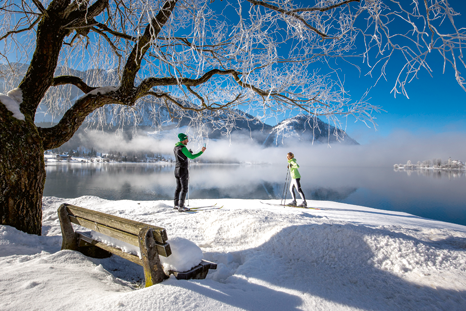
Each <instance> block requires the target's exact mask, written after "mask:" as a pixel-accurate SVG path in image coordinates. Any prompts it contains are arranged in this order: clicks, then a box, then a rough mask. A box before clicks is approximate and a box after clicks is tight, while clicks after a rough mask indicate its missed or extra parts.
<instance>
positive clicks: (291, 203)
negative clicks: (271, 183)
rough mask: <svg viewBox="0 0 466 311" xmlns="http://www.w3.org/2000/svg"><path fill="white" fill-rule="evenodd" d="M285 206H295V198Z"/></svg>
mask: <svg viewBox="0 0 466 311" xmlns="http://www.w3.org/2000/svg"><path fill="white" fill-rule="evenodd" d="M286 206H296V200H293V201H291V202H290V203H288V204H287V205H286Z"/></svg>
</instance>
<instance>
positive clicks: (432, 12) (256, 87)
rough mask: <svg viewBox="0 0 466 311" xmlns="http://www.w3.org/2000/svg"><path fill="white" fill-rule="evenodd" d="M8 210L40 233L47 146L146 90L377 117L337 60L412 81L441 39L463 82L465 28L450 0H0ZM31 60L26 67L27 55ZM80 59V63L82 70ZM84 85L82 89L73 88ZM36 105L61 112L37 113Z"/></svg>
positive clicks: (206, 101)
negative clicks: (49, 119) (43, 124)
mask: <svg viewBox="0 0 466 311" xmlns="http://www.w3.org/2000/svg"><path fill="white" fill-rule="evenodd" d="M0 3H1V4H0V20H1V22H0V23H1V28H0V48H1V52H0V59H1V62H2V64H3V65H2V66H3V67H2V68H3V69H2V72H1V78H2V81H3V84H4V87H5V88H6V89H7V90H11V91H9V92H8V93H7V94H6V95H1V96H0V101H1V103H2V105H0V144H1V151H0V174H1V176H0V191H1V197H0V218H1V223H2V224H7V225H12V226H14V227H16V228H18V229H20V230H23V231H26V232H29V233H35V234H40V233H41V200H42V193H43V188H44V183H45V169H44V156H43V154H44V150H47V149H52V148H57V147H59V146H60V145H62V144H63V143H65V142H66V141H68V140H69V139H70V138H71V137H72V136H73V134H74V133H75V131H76V130H77V129H78V128H79V127H80V126H81V124H82V123H83V121H84V120H85V119H86V118H91V117H93V118H95V119H94V120H99V117H102V115H103V114H104V113H105V110H103V109H104V108H105V107H110V108H111V109H113V110H114V111H115V112H118V113H120V112H121V115H122V116H124V115H126V114H128V113H130V114H131V113H132V112H133V108H134V107H137V106H138V103H140V102H141V100H142V99H143V98H144V97H148V96H150V97H153V98H156V99H157V103H159V104H162V105H165V109H166V111H168V113H170V114H172V115H176V114H178V115H182V114H183V112H189V116H191V117H194V118H196V117H197V116H201V117H206V116H209V115H212V114H220V113H222V114H224V115H225V116H227V117H228V116H231V115H234V114H235V113H236V112H235V111H238V110H235V111H234V110H232V108H239V109H241V111H247V112H251V113H252V114H253V115H256V116H257V117H258V118H265V117H270V116H273V115H280V114H284V113H289V112H290V111H296V110H298V111H302V112H303V113H305V114H308V115H309V116H327V117H329V118H331V119H332V120H333V122H334V123H335V124H336V125H337V126H338V125H340V122H341V120H345V117H347V116H353V117H354V118H356V120H361V121H363V122H368V123H370V122H372V121H373V115H372V114H373V112H374V111H377V110H378V107H377V106H374V105H371V104H370V103H368V102H367V101H366V100H365V99H364V98H363V99H361V100H351V99H350V98H349V96H348V92H347V91H346V90H345V88H344V83H343V82H342V81H343V79H341V78H340V76H341V73H340V72H339V68H340V64H343V63H348V64H353V65H354V66H355V68H356V69H360V68H359V67H358V62H361V60H362V61H363V62H364V63H365V64H367V66H368V68H369V69H368V73H369V74H371V75H374V76H375V78H376V80H377V79H380V78H384V76H385V72H386V70H387V68H389V64H392V62H391V60H392V59H394V58H397V59H398V60H397V62H396V63H394V64H399V60H400V59H402V60H403V62H402V64H401V67H399V68H396V66H392V65H390V69H393V70H397V71H398V72H399V75H398V77H397V79H396V81H395V84H394V88H393V91H394V92H395V93H398V92H401V93H405V94H406V91H405V86H406V84H407V83H408V82H409V81H410V80H411V79H413V78H415V77H416V76H417V75H418V73H419V71H420V70H422V69H425V70H427V71H428V72H430V67H429V65H428V63H427V58H428V57H429V55H431V54H432V53H434V52H436V53H438V54H440V55H441V57H443V59H444V60H445V64H449V65H451V67H452V68H453V69H454V71H455V74H456V78H457V81H458V83H459V85H460V86H461V87H463V89H464V88H465V85H464V80H463V78H462V76H461V75H460V71H459V68H464V65H465V64H464V62H463V55H462V50H463V48H464V42H465V39H466V36H465V30H464V28H458V27H457V26H456V24H455V16H456V15H457V13H456V12H455V11H454V10H453V9H452V8H451V7H450V6H449V4H448V2H447V1H446V0H424V1H421V2H418V1H395V0H315V1H293V0H269V1H266V0H262V1H258V0H257V1H256V0H224V1H221V0H142V1H133V0H95V1H88V0H74V1H73V0H1V2H0ZM24 66H25V68H27V70H26V74H25V75H24V76H21V74H19V72H20V67H23V68H24ZM78 70H81V71H84V70H85V72H86V74H85V76H80V75H78V74H76V73H77V72H78ZM75 88H78V89H79V90H80V92H81V96H80V97H77V98H76V96H70V95H69V94H70V93H72V92H73V89H75ZM39 105H44V106H46V107H48V109H49V110H50V111H51V113H58V114H60V112H64V113H63V114H62V117H61V119H60V121H59V122H58V124H57V125H55V126H53V127H51V128H40V127H37V126H36V125H35V124H34V118H35V114H36V111H37V109H38V107H39Z"/></svg>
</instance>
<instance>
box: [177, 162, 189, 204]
mask: <svg viewBox="0 0 466 311" xmlns="http://www.w3.org/2000/svg"><path fill="white" fill-rule="evenodd" d="M175 179H176V190H175V200H174V204H175V206H181V207H183V206H184V201H185V200H186V194H187V193H188V182H189V171H188V170H187V169H182V168H175Z"/></svg>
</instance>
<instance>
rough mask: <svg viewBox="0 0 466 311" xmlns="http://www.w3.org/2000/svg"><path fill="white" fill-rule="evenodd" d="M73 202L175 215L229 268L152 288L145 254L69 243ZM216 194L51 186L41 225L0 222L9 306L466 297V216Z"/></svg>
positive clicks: (154, 217) (404, 305)
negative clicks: (184, 202)
mask: <svg viewBox="0 0 466 311" xmlns="http://www.w3.org/2000/svg"><path fill="white" fill-rule="evenodd" d="M63 202H67V203H70V204H74V205H78V206H82V207H86V208H91V209H95V210H99V211H102V212H105V213H109V214H112V215H117V216H120V217H125V218H130V219H134V220H137V221H142V222H145V223H150V224H154V225H157V226H161V227H164V228H166V229H167V233H168V237H169V239H170V238H172V239H174V238H175V237H177V238H185V239H188V240H190V241H192V242H194V243H195V244H196V245H197V246H199V247H200V248H201V249H202V252H203V257H204V259H207V260H210V261H214V262H216V263H218V268H217V270H210V272H209V275H208V276H207V279H205V280H190V281H178V280H176V279H175V278H174V277H173V276H172V277H171V278H170V279H168V280H166V281H164V282H163V283H161V284H158V285H154V286H152V287H149V288H141V287H139V285H140V284H141V282H143V271H142V267H140V266H138V265H135V264H133V263H131V262H128V261H126V260H123V259H121V258H119V257H115V256H112V257H110V258H107V259H92V258H88V257H85V256H84V255H82V254H80V253H77V252H74V251H61V250H60V245H61V233H60V225H59V222H58V218H57V213H56V210H57V208H58V206H59V205H60V204H61V203H63ZM213 202H217V203H218V204H219V205H224V206H225V207H224V208H223V209H221V210H213V211H206V212H199V213H197V214H186V213H179V212H175V211H173V209H172V208H171V202H169V201H140V202H138V201H109V200H103V199H100V198H97V197H89V196H87V197H80V198H76V199H60V198H55V197H45V198H44V200H43V203H44V204H43V205H44V207H43V209H44V212H43V235H42V236H40V237H39V236H34V235H27V234H25V233H23V232H20V231H17V230H16V229H14V228H12V227H9V226H0V294H1V300H0V310H80V311H81V310H91V311H92V310H141V311H142V310H267V311H270V310H449V311H451V310H465V309H466V227H465V226H460V225H455V224H450V223H444V222H439V221H433V220H428V219H423V218H420V217H417V216H413V215H410V214H406V213H402V212H392V211H384V210H377V209H372V208H366V207H361V206H354V205H348V204H342V203H335V202H328V201H308V204H309V206H318V207H320V208H321V210H312V209H308V210H304V209H298V208H289V207H287V208H283V207H281V206H269V205H264V204H261V203H260V202H259V201H257V200H235V199H222V200H191V202H190V203H191V204H190V205H191V206H201V205H206V204H211V203H213ZM268 202H277V201H268Z"/></svg>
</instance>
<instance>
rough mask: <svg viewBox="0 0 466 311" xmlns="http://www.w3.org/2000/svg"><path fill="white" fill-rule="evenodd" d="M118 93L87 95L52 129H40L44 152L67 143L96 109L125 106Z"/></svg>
mask: <svg viewBox="0 0 466 311" xmlns="http://www.w3.org/2000/svg"><path fill="white" fill-rule="evenodd" d="M118 95H119V94H118V92H117V91H116V92H107V93H106V92H102V94H88V95H85V96H83V97H81V98H80V99H78V100H77V101H76V103H75V104H74V105H73V107H71V108H70V109H69V110H68V111H67V112H66V113H65V114H64V115H63V118H62V119H61V120H60V122H59V123H58V124H57V125H55V126H54V127H50V128H41V127H39V128H38V129H39V133H40V136H41V137H42V140H43V144H44V150H48V149H54V148H58V147H60V146H61V145H63V144H64V143H65V142H67V141H68V140H69V139H70V138H71V137H72V136H73V135H74V133H75V132H76V131H77V130H78V128H79V127H80V126H81V124H82V123H83V122H84V120H85V119H86V117H87V116H88V115H90V114H91V113H92V112H94V111H95V110H96V109H98V108H100V107H103V106H105V105H107V104H125V103H123V102H122V101H120V100H118Z"/></svg>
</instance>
